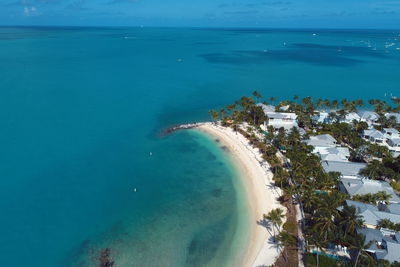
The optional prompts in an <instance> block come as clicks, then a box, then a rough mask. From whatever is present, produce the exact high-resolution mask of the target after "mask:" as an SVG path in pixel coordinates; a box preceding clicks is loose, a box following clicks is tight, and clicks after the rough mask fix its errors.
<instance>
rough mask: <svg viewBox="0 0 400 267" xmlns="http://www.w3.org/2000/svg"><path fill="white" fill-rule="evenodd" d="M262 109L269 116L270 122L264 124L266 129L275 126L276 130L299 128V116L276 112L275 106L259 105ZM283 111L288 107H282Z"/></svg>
mask: <svg viewBox="0 0 400 267" xmlns="http://www.w3.org/2000/svg"><path fill="white" fill-rule="evenodd" d="M257 106H259V107H261V108H262V109H263V111H264V113H265V115H267V116H268V118H269V120H268V121H267V122H266V123H265V124H264V126H265V127H267V126H273V127H274V128H276V129H279V128H282V127H283V128H285V129H287V130H288V129H291V128H293V127H298V125H297V115H296V114H295V113H291V112H277V111H275V106H271V105H265V104H257ZM280 109H281V110H287V108H286V107H280Z"/></svg>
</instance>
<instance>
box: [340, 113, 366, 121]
mask: <svg viewBox="0 0 400 267" xmlns="http://www.w3.org/2000/svg"><path fill="white" fill-rule="evenodd" d="M354 120H356V121H360V120H361V117H360V115H358V114H357V113H356V112H350V113H349V114H346V116H345V118H344V120H340V122H345V123H352V122H353V121H354Z"/></svg>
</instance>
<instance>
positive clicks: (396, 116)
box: [385, 113, 400, 124]
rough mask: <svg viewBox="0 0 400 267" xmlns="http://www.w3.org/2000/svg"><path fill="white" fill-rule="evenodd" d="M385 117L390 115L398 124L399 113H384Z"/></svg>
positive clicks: (399, 119)
mask: <svg viewBox="0 0 400 267" xmlns="http://www.w3.org/2000/svg"><path fill="white" fill-rule="evenodd" d="M385 117H386V118H388V119H389V118H390V117H394V118H395V119H396V122H397V123H398V124H400V113H386V114H385Z"/></svg>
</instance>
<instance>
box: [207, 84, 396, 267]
mask: <svg viewBox="0 0 400 267" xmlns="http://www.w3.org/2000/svg"><path fill="white" fill-rule="evenodd" d="M275 101H276V99H275V98H273V97H270V98H269V99H268V100H263V97H262V96H261V94H260V93H259V92H257V91H255V92H253V94H252V96H251V97H242V98H241V99H239V100H237V101H235V102H234V103H233V104H230V105H228V106H226V107H225V108H222V109H220V110H219V111H216V110H215V111H210V112H209V113H210V115H211V116H212V119H213V121H217V120H218V121H220V123H221V125H223V126H226V127H232V129H234V130H235V131H237V132H238V133H240V134H242V135H244V136H245V137H246V138H247V139H248V140H249V142H250V144H252V145H253V146H254V147H257V148H258V149H259V151H260V153H261V154H262V157H263V159H264V160H266V161H267V162H268V163H269V164H270V166H271V171H272V172H273V173H274V182H275V185H276V186H278V187H280V188H281V189H282V191H283V195H282V197H281V201H285V200H286V201H289V202H293V203H298V204H300V205H301V206H302V208H303V210H304V215H305V220H304V225H303V228H304V229H303V230H304V236H305V240H306V244H307V248H308V251H309V252H313V251H312V250H316V251H319V252H321V251H323V250H324V249H326V248H327V247H329V246H332V245H340V246H344V247H348V248H349V249H350V251H351V252H352V256H353V257H352V262H348V261H345V260H343V261H332V260H330V259H329V258H326V257H324V256H320V255H319V253H316V254H307V257H306V259H307V264H308V265H310V266H312V265H316V266H326V264H327V262H329V264H332V266H400V265H399V264H397V263H395V264H392V265H391V264H389V263H388V262H386V261H382V260H381V261H376V260H375V259H374V258H373V257H372V256H371V255H370V254H369V253H368V252H367V251H366V249H367V248H368V247H369V245H370V244H365V236H363V235H360V234H358V233H357V232H356V229H357V228H358V227H361V226H362V225H363V220H362V218H361V217H360V216H359V215H358V213H357V211H356V209H355V208H354V207H351V206H350V207H349V206H343V204H344V201H345V200H346V199H348V198H349V197H348V196H347V195H345V194H343V193H342V192H341V191H340V190H339V182H340V174H339V173H326V172H325V171H324V170H323V168H322V166H321V163H320V158H319V157H318V156H316V155H314V154H313V153H311V152H312V150H313V147H311V146H308V145H306V143H305V142H304V140H305V139H308V138H309V136H310V135H317V134H323V133H329V134H331V135H332V136H333V137H334V138H335V139H336V140H337V141H338V143H341V144H342V145H344V146H347V147H349V149H350V152H351V157H350V160H351V161H356V162H366V163H368V165H367V167H366V168H365V169H363V170H362V173H361V174H362V175H364V176H366V177H369V178H371V179H379V180H385V181H389V182H391V185H392V186H393V187H394V189H396V190H399V189H400V184H399V180H400V174H399V173H400V158H394V157H392V155H391V153H390V152H389V150H388V149H387V148H386V147H382V146H378V145H376V144H371V143H369V142H367V141H365V140H364V139H362V138H361V137H360V134H361V133H362V131H363V130H365V129H367V128H368V125H367V124H366V123H364V122H358V121H353V123H351V124H348V123H343V122H341V121H342V119H344V118H345V116H346V115H347V114H349V113H350V112H355V111H357V109H359V108H362V107H365V103H364V101H363V100H352V101H349V100H347V99H343V100H340V101H339V100H328V99H324V100H323V99H317V100H313V99H312V98H311V97H305V98H302V99H300V97H298V96H295V97H293V100H291V101H281V102H279V103H277V104H276V106H275V110H276V111H278V112H279V111H283V109H282V108H285V110H284V112H294V113H296V115H297V118H298V124H299V126H300V127H302V128H303V129H305V130H306V133H305V134H303V135H301V134H300V132H299V131H298V129H296V128H292V129H291V130H290V131H286V130H285V129H283V128H280V129H274V128H273V127H268V128H267V129H264V130H263V129H262V127H261V126H262V125H264V123H265V122H268V119H269V118H268V117H267V116H266V115H265V113H264V112H263V109H262V107H261V106H260V105H257V104H258V103H263V104H269V103H271V104H274V103H275ZM368 104H369V105H370V107H372V108H373V109H374V111H375V112H376V113H377V114H379V115H380V118H379V120H378V122H379V123H380V125H379V126H377V127H378V128H379V127H380V128H382V127H385V128H386V127H394V128H397V129H399V127H400V125H399V124H398V123H397V121H396V118H395V117H389V118H387V117H386V116H385V113H387V112H399V111H400V101H399V99H393V104H388V103H387V102H386V101H382V100H379V99H371V100H369V101H368ZM321 109H329V110H331V113H330V115H329V116H330V119H331V123H317V122H315V121H314V120H313V119H312V117H313V116H314V115H315V114H316V113H317V112H318V110H321ZM332 110H333V111H332ZM279 155H281V156H279ZM389 198H390V196H388V195H387V194H386V193H384V192H379V193H377V194H367V195H356V196H354V197H353V200H357V201H362V202H364V203H370V204H374V205H376V204H377V203H378V202H380V201H388V200H389ZM289 212H294V211H290V210H289ZM283 217H284V214H283V211H282V210H272V211H271V212H270V213H268V214H266V215H265V216H264V219H265V220H268V221H270V222H271V224H272V227H273V229H274V231H275V232H276V233H275V234H274V238H275V241H276V242H277V243H280V244H282V246H285V247H287V248H291V249H295V248H296V245H295V244H296V243H297V238H298V236H297V235H296V231H294V230H293V227H283V230H281V231H277V230H278V229H280V226H281V225H282V218H283ZM292 223H293V222H292ZM284 226H285V225H284ZM286 226H287V225H286ZM399 226H400V225H396V224H394V223H392V222H390V221H389V220H384V221H381V222H379V225H378V227H382V228H389V229H393V230H396V231H398V230H399V229H400V228H399ZM285 228H286V229H285ZM288 228H292V229H291V230H288ZM278 232H279V233H278ZM287 251H288V250H286V251H285V253H283V254H284V257H285V258H286V259H285V260H287ZM321 257H322V260H324V261H325V263H324V264H325V265H320V258H321ZM313 259H315V262H314V261H312V260H313Z"/></svg>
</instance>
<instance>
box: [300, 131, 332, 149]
mask: <svg viewBox="0 0 400 267" xmlns="http://www.w3.org/2000/svg"><path fill="white" fill-rule="evenodd" d="M305 142H306V144H307V145H309V146H313V147H314V151H315V150H319V149H320V148H330V147H336V143H337V141H336V139H335V138H333V136H332V135H330V134H321V135H316V136H310V138H309V139H308V140H305Z"/></svg>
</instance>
